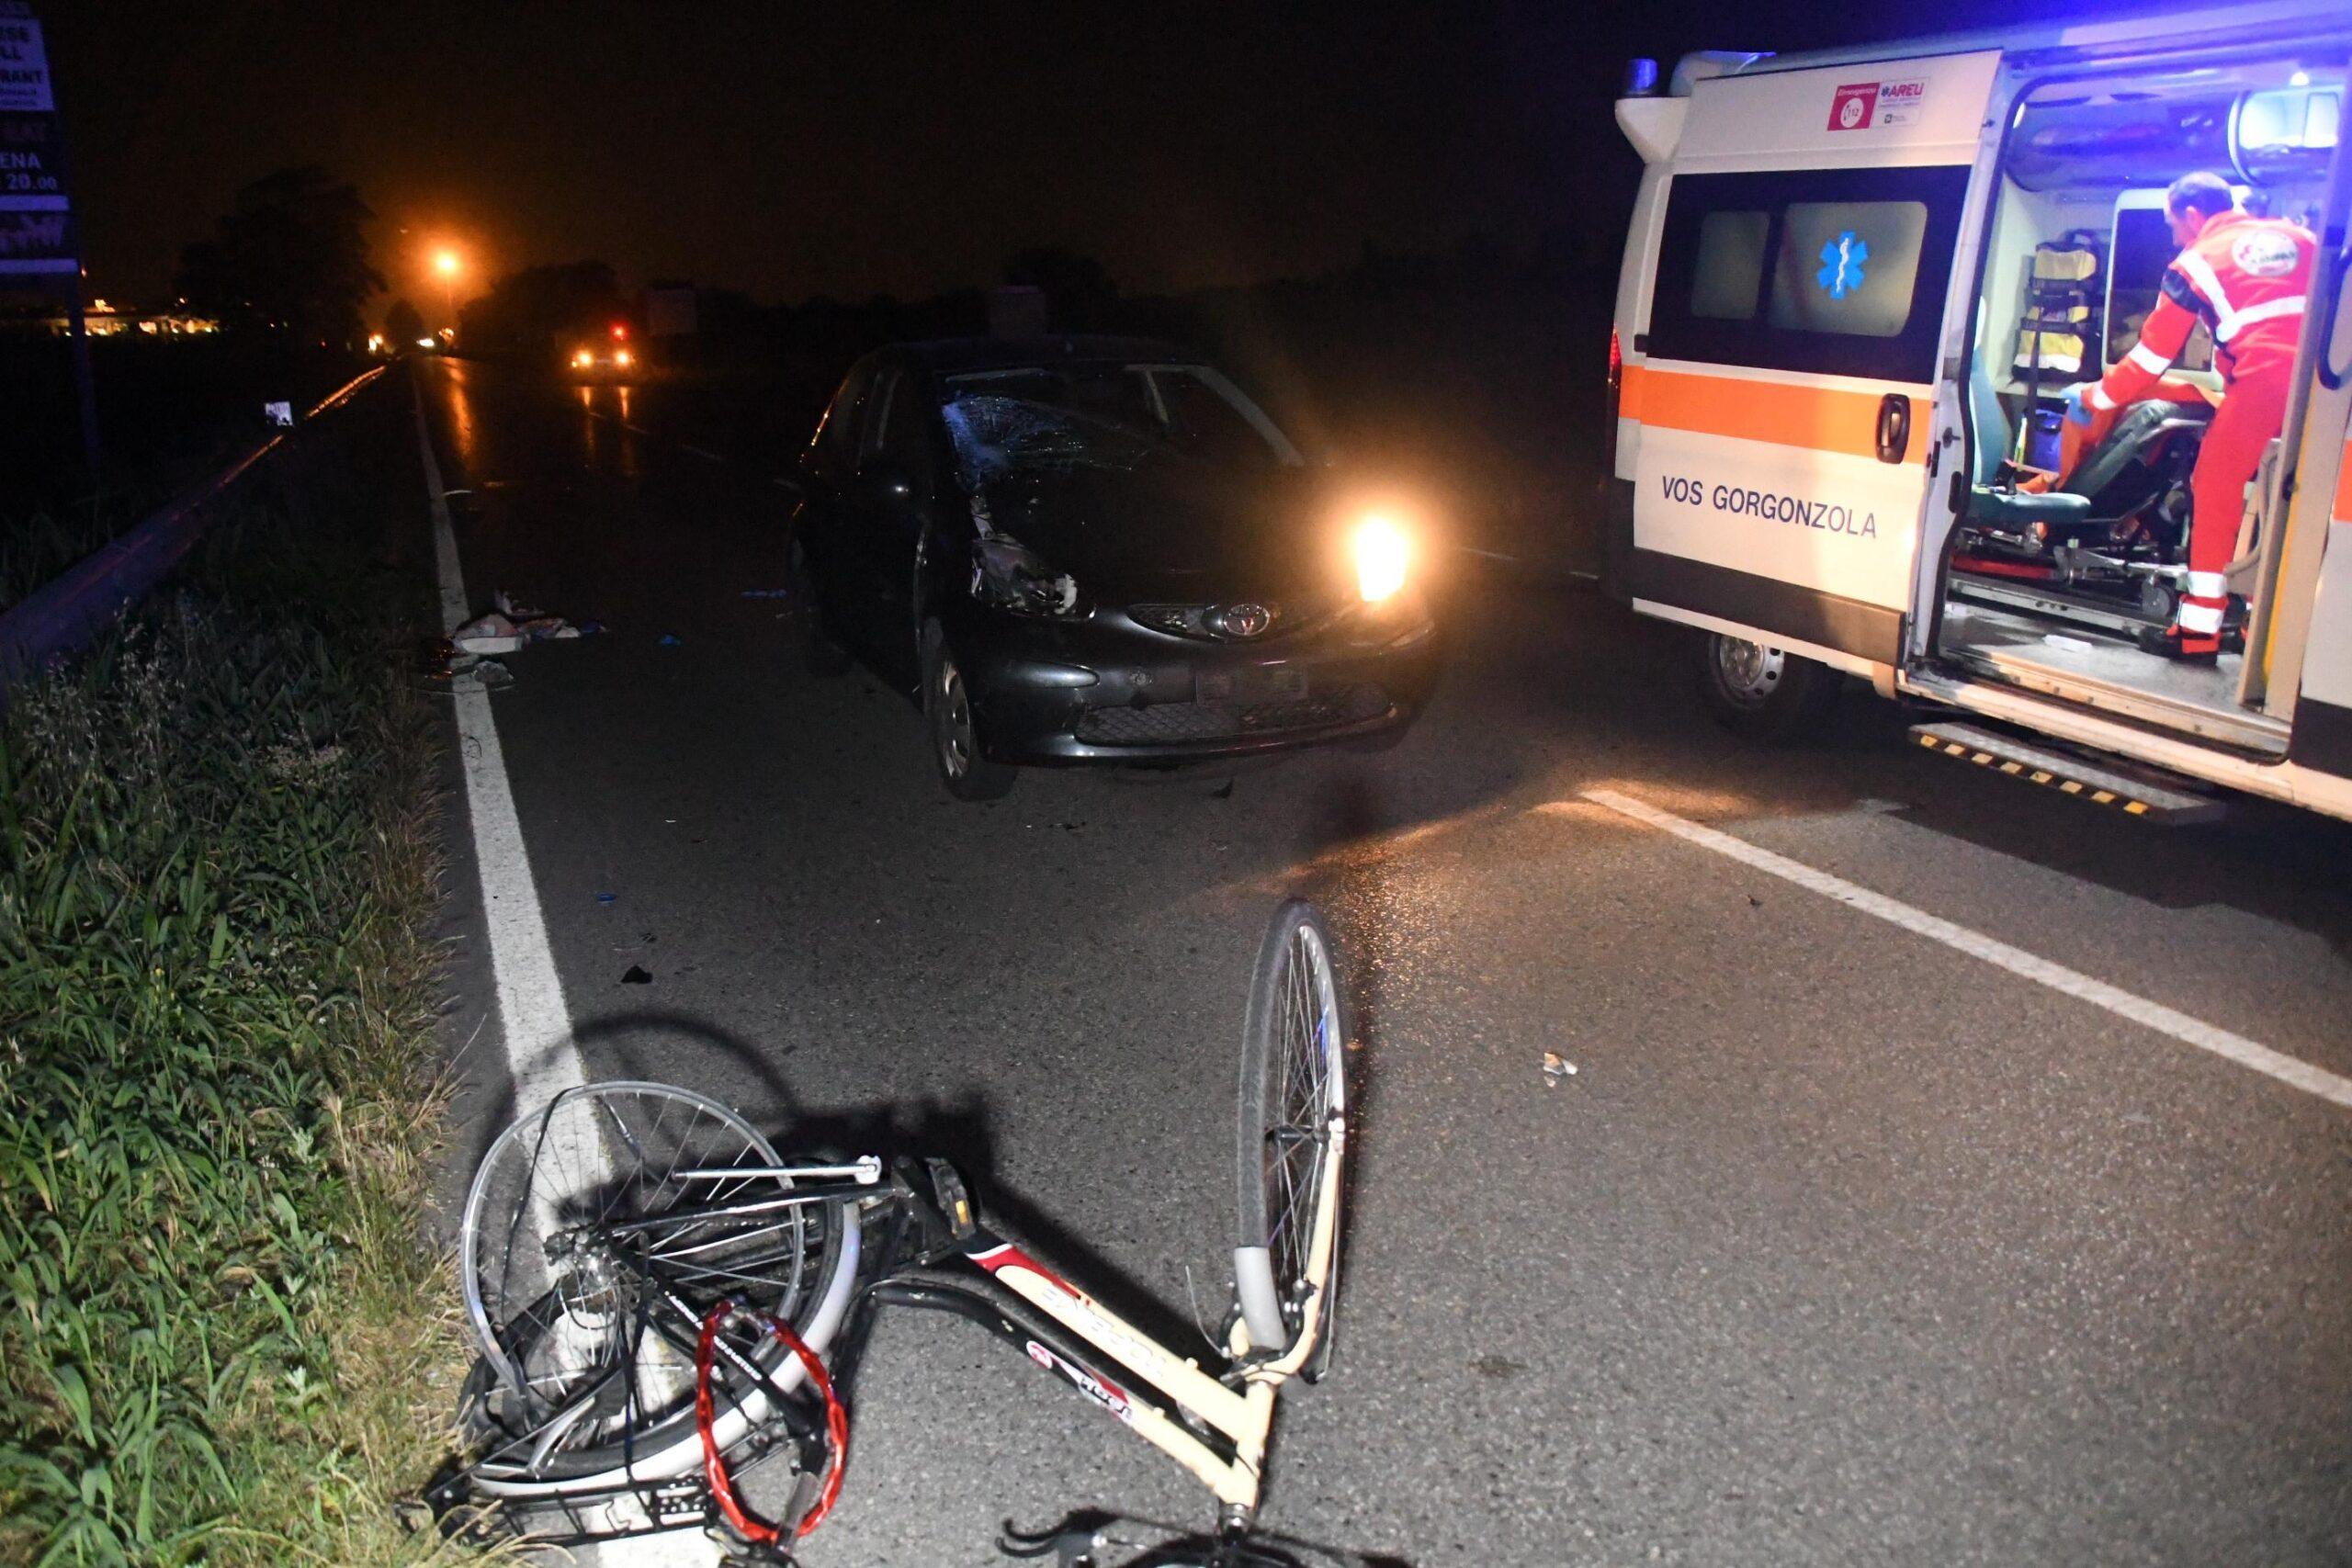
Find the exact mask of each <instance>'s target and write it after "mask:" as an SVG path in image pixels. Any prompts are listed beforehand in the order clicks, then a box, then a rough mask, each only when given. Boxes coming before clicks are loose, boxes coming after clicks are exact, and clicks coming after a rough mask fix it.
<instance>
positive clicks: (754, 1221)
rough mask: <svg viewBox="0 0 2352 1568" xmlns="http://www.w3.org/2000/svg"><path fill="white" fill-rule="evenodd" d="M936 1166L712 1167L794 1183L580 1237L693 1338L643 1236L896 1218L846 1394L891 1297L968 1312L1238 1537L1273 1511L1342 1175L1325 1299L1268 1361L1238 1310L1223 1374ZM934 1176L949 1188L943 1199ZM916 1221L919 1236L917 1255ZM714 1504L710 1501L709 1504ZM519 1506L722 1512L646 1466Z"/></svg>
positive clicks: (769, 1392)
mask: <svg viewBox="0 0 2352 1568" xmlns="http://www.w3.org/2000/svg"><path fill="white" fill-rule="evenodd" d="M1325 1131H1326V1135H1327V1137H1328V1140H1329V1142H1328V1145H1327V1152H1326V1154H1325V1156H1324V1157H1325V1158H1326V1159H1327V1160H1329V1162H1330V1164H1331V1166H1332V1167H1333V1168H1334V1170H1335V1171H1336V1169H1337V1168H1338V1167H1339V1165H1340V1161H1341V1159H1342V1156H1343V1155H1344V1152H1345V1145H1346V1137H1347V1131H1346V1127H1345V1125H1344V1119H1343V1118H1340V1117H1335V1118H1333V1119H1332V1121H1331V1122H1330V1123H1329V1125H1328V1126H1327V1128H1326V1130H1325ZM927 1166H928V1175H929V1179H928V1180H927V1181H922V1180H919V1179H917V1172H916V1170H915V1169H914V1168H912V1167H911V1165H906V1166H902V1167H901V1168H897V1169H894V1170H893V1171H892V1172H891V1177H890V1179H889V1180H888V1182H887V1183H885V1182H882V1181H880V1180H879V1176H880V1162H878V1161H876V1160H874V1159H872V1157H871V1156H868V1157H867V1158H866V1159H864V1160H860V1161H858V1162H856V1163H854V1164H853V1165H847V1166H813V1165H812V1166H801V1167H788V1168H777V1169H775V1170H773V1171H749V1170H727V1171H716V1170H713V1171H694V1172H689V1173H684V1174H685V1175H686V1176H687V1177H688V1178H689V1179H706V1180H719V1179H732V1180H740V1179H743V1178H745V1177H752V1178H757V1177H760V1176H776V1177H780V1178H785V1179H790V1180H791V1181H793V1183H794V1185H792V1186H791V1187H789V1188H788V1189H787V1190H783V1191H778V1192H775V1193H772V1194H768V1195H763V1196H760V1197H747V1196H744V1195H742V1194H741V1193H740V1192H739V1193H738V1194H736V1195H734V1196H731V1197H729V1198H728V1199H726V1200H722V1201H717V1202H712V1203H708V1204H701V1205H685V1206H680V1207H673V1208H670V1209H666V1210H664V1211H662V1213H659V1214H654V1215H647V1216H644V1217H641V1218H638V1219H631V1220H624V1221H616V1222H613V1223H610V1224H600V1225H594V1226H589V1227H585V1228H583V1229H582V1231H581V1232H580V1233H577V1234H578V1235H579V1237H580V1238H581V1239H582V1241H583V1242H587V1243H591V1244H594V1245H596V1246H599V1247H604V1248H605V1249H606V1252H607V1256H609V1258H611V1260H612V1261H613V1262H614V1263H615V1264H616V1265H618V1266H619V1267H620V1268H622V1269H626V1270H627V1271H628V1272H629V1273H632V1274H634V1275H636V1276H637V1278H638V1279H639V1280H641V1281H642V1282H643V1283H644V1284H645V1285H646V1286H648V1287H650V1292H649V1295H648V1297H647V1304H648V1308H649V1310H650V1314H651V1316H650V1318H649V1319H648V1320H647V1321H648V1325H649V1326H650V1327H652V1328H653V1329H654V1330H655V1332H657V1333H659V1334H661V1335H662V1337H665V1338H668V1339H670V1340H671V1341H672V1343H673V1345H676V1344H683V1343H686V1342H688V1341H689V1337H691V1336H692V1335H693V1334H694V1333H695V1331H696V1330H698V1328H699V1326H700V1319H699V1318H698V1317H697V1316H696V1315H695V1311H694V1309H693V1308H691V1307H690V1306H688V1305H687V1304H686V1303H685V1302H684V1300H683V1299H682V1298H681V1297H680V1295H679V1294H678V1293H677V1292H676V1291H675V1290H674V1289H673V1286H672V1283H671V1281H669V1280H667V1279H666V1278H665V1275H664V1272H663V1268H662V1262H661V1261H660V1260H659V1259H658V1258H652V1257H648V1256H644V1255H641V1254H640V1253H639V1251H638V1250H637V1248H636V1247H634V1246H633V1244H634V1243H635V1242H636V1241H637V1240H638V1238H639V1237H641V1236H644V1235H650V1234H652V1233H654V1232H657V1231H674V1230H678V1229H682V1228H687V1227H692V1226H694V1225H695V1224H710V1225H717V1226H722V1227H725V1226H754V1225H758V1224H760V1223H761V1222H762V1220H763V1218H764V1217H766V1216H768V1215H772V1214H776V1213H783V1212H785V1211H787V1210H790V1209H794V1208H798V1207H801V1206H804V1205H807V1204H811V1203H838V1204H841V1205H842V1207H843V1209H844V1211H845V1213H844V1224H851V1225H856V1224H859V1223H860V1221H859V1219H858V1218H857V1217H856V1216H857V1215H859V1214H871V1213H874V1212H876V1211H877V1210H878V1211H882V1212H884V1213H887V1215H888V1222H889V1233H890V1234H889V1239H888V1242H887V1243H886V1244H885V1245H884V1246H883V1247H881V1249H880V1254H881V1255H880V1257H879V1258H878V1259H873V1260H872V1262H871V1265H870V1269H871V1271H870V1272H869V1273H868V1275H867V1278H866V1279H865V1282H864V1283H863V1285H862V1286H861V1288H859V1289H858V1291H857V1292H856V1293H855V1297H854V1305H853V1307H852V1308H851V1312H850V1315H849V1319H848V1321H847V1322H846V1324H845V1325H844V1326H843V1335H842V1340H841V1342H840V1348H839V1352H838V1365H837V1367H836V1369H835V1371H834V1382H835V1384H836V1386H837V1387H838V1388H839V1389H841V1390H842V1393H843V1397H844V1398H846V1397H847V1390H848V1388H849V1386H850V1383H851V1382H852V1380H853V1379H854V1375H855V1369H856V1365H857V1362H858V1360H859V1359H860V1357H861V1355H862V1352H863V1348H864V1344H865V1339H866V1337H867V1335H868V1334H869V1333H870V1331H871V1327H872V1322H873V1318H874V1316H875V1314H876V1310H877V1309H878V1308H880V1307H882V1306H887V1305H903V1306H911V1307H917V1308H922V1309H925V1310H933V1311H945V1312H951V1313H954V1314H957V1315H959V1316H963V1317H967V1318H969V1319H971V1320H973V1321H975V1322H978V1323H979V1324H980V1325H982V1326H984V1327H987V1328H989V1329H990V1330H991V1331H993V1332H995V1333H996V1334H997V1335H998V1336H999V1337H1001V1338H1003V1339H1005V1340H1006V1341H1007V1342H1008V1343H1010V1344H1012V1345H1014V1346H1015V1347H1016V1348H1019V1349H1021V1350H1022V1351H1023V1354H1024V1355H1025V1356H1026V1357H1027V1358H1028V1359H1029V1360H1030V1361H1032V1362H1033V1363H1035V1365H1037V1366H1038V1367H1041V1368H1043V1369H1045V1370H1046V1371H1051V1372H1054V1373H1056V1374H1057V1376H1058V1377H1059V1378H1060V1379H1061V1380H1062V1381H1063V1382H1065V1383H1067V1384H1068V1385H1069V1387H1071V1388H1072V1389H1074V1390H1075V1391H1076V1392H1077V1393H1080V1394H1081V1395H1083V1396H1084V1397H1085V1398H1086V1399H1087V1400H1088V1401H1089V1403H1091V1404H1095V1405H1098V1406H1100V1407H1101V1408H1103V1410H1105V1411H1107V1412H1109V1413H1110V1414H1111V1415H1112V1416H1115V1417H1117V1418H1118V1420H1119V1421H1120V1422H1121V1423H1122V1424H1123V1425H1125V1427H1127V1428H1128V1429H1129V1430H1131V1431H1133V1432H1134V1433H1135V1434H1136V1436H1138V1437H1140V1438H1143V1439H1144V1440H1145V1441H1147V1442H1148V1443H1150V1444H1151V1445H1152V1446H1153V1447H1155V1448H1157V1449H1159V1450H1161V1451H1162V1452H1164V1453H1166V1454H1168V1455H1169V1456H1170V1458H1172V1459H1174V1460H1175V1461H1177V1462H1178V1463H1179V1464H1182V1466H1183V1467H1184V1468H1185V1469H1186V1470H1187V1471H1189V1472H1191V1473H1192V1474H1193V1477H1194V1478H1195V1479H1197V1480H1198V1481H1199V1482H1200V1483H1202V1484H1203V1485H1204V1486H1205V1487H1206V1488H1207V1489H1208V1490H1209V1492H1210V1493H1211V1494H1212V1495H1215V1496H1216V1499H1217V1502H1218V1504H1219V1505H1220V1526H1221V1529H1224V1530H1225V1531H1226V1532H1227V1534H1229V1535H1231V1534H1238V1532H1240V1531H1243V1530H1246V1529H1247V1528H1248V1527H1249V1524H1250V1520H1251V1519H1252V1517H1254V1515H1255V1513H1256V1510H1257V1506H1258V1499H1259V1493H1260V1490H1261V1482H1262V1476H1263V1468H1264V1462H1265V1452H1266V1442H1267V1438H1268V1435H1269V1434H1270V1432H1271V1431H1272V1426H1273V1416H1274V1406H1275V1399H1276V1396H1277V1394H1278V1393H1279V1392H1280V1390H1281V1387H1282V1385H1283V1383H1284V1382H1288V1381H1289V1380H1290V1379H1291V1378H1293V1377H1295V1376H1296V1375H1298V1373H1299V1372H1300V1371H1301V1370H1302V1369H1303V1368H1304V1367H1305V1366H1306V1363H1307V1361H1308V1359H1309V1358H1311V1357H1312V1356H1313V1355H1314V1354H1315V1352H1316V1350H1317V1348H1318V1345H1319V1343H1320V1339H1321V1336H1322V1333H1323V1329H1324V1322H1325V1317H1326V1308H1327V1306H1328V1303H1329V1283H1330V1280H1331V1277H1332V1274H1333V1271H1334V1268H1335V1261H1336V1260H1335V1253H1336V1251H1337V1239H1338V1235H1339V1207H1340V1186H1341V1183H1340V1181H1339V1180H1337V1179H1330V1180H1326V1181H1325V1182H1323V1183H1322V1184H1321V1191H1320V1196H1319V1198H1318V1201H1317V1209H1316V1213H1315V1215H1314V1222H1313V1226H1312V1229H1311V1231H1310V1233H1309V1243H1308V1251H1307V1260H1306V1269H1305V1270H1304V1274H1305V1281H1306V1286H1307V1293H1306V1300H1305V1301H1304V1302H1303V1303H1301V1311H1300V1328H1299V1332H1298V1335H1297V1337H1296V1338H1295V1341H1294V1342H1293V1344H1292V1345H1291V1346H1290V1348H1288V1349H1286V1350H1284V1351H1283V1352H1282V1353H1281V1354H1279V1355H1271V1356H1270V1355H1264V1354H1261V1353H1260V1352H1258V1351H1256V1350H1255V1348H1253V1347H1252V1345H1251V1344H1250V1331H1249V1327H1248V1325H1246V1324H1245V1323H1244V1322H1242V1321H1241V1319H1240V1316H1239V1314H1238V1313H1237V1314H1234V1321H1233V1324H1232V1326H1231V1328H1230V1330H1229V1332H1228V1335H1227V1343H1226V1346H1225V1351H1226V1354H1227V1357H1228V1358H1229V1360H1228V1366H1227V1370H1226V1374H1225V1376H1223V1377H1220V1376H1218V1375H1216V1374H1215V1373H1213V1372H1211V1371H1204V1370H1203V1369H1202V1367H1201V1366H1200V1364H1199V1362H1198V1361H1197V1360H1195V1359H1193V1358H1191V1357H1187V1356H1183V1355H1181V1354H1180V1353H1178V1352H1177V1351H1176V1350H1174V1349H1171V1348H1169V1347H1168V1346H1167V1345H1165V1344H1163V1343H1161V1342H1160V1341H1159V1340H1158V1339H1155V1338H1154V1337H1152V1336H1151V1335H1150V1334H1148V1333H1147V1332H1146V1331H1144V1330H1143V1329H1141V1328H1138V1327H1137V1326H1136V1325H1134V1324H1132V1323H1129V1322H1128V1321H1127V1320H1126V1319H1125V1318H1124V1317H1122V1316H1120V1315H1119V1314H1117V1313H1115V1312H1113V1311H1112V1310H1111V1309H1110V1308H1108V1307H1106V1306H1104V1305H1103V1303H1100V1302H1099V1301H1097V1300H1095V1298H1094V1297H1093V1296H1091V1295H1090V1294H1089V1293H1087V1292H1084V1291H1082V1290H1080V1288H1079V1287H1078V1286H1076V1285H1074V1284H1072V1283H1071V1282H1070V1281H1069V1279H1067V1278H1066V1277H1065V1276H1064V1275H1063V1274H1062V1273H1061V1272H1060V1271H1058V1270H1057V1269H1055V1268H1054V1267H1053V1266H1052V1265H1051V1264H1049V1263H1047V1262H1046V1261H1044V1260H1043V1259H1041V1258H1039V1257H1038V1256H1037V1255H1036V1254H1035V1253H1034V1252H1032V1251H1030V1250H1028V1249H1027V1248H1025V1247H1023V1245H1022V1244H1021V1243H1020V1242H1019V1241H1018V1240H1016V1239H1014V1238H1013V1237H1012V1236H1011V1235H1007V1234H1006V1233H1004V1232H1003V1231H1001V1229H999V1228H997V1227H995V1226H993V1225H992V1224H990V1223H989V1222H988V1221H987V1220H986V1219H985V1218H984V1217H982V1216H981V1215H980V1214H979V1213H978V1211H977V1208H976V1206H975V1205H974V1204H973V1202H972V1201H971V1199H970V1197H969V1196H968V1194H967V1190H966V1189H965V1187H964V1184H963V1181H962V1179H961V1177H960V1176H958V1175H956V1172H955V1170H954V1169H953V1168H952V1167H949V1166H947V1165H946V1164H945V1163H944V1162H943V1161H937V1160H933V1161H930V1162H927ZM925 1187H928V1188H930V1189H931V1190H930V1191H929V1192H926V1191H925V1190H924V1188H925ZM910 1230H911V1231H913V1232H914V1233H916V1240H915V1244H914V1245H913V1247H911V1248H910V1247H908V1245H907V1241H908V1233H909V1232H910ZM612 1244H618V1245H617V1246H614V1245H612ZM719 1353H720V1355H721V1356H722V1358H723V1359H726V1360H727V1361H728V1362H729V1364H730V1366H731V1368H732V1370H733V1371H734V1372H735V1373H736V1374H739V1375H740V1376H741V1378H742V1379H743V1380H744V1382H745V1385H746V1386H745V1387H744V1388H743V1390H742V1392H741V1393H740V1394H739V1395H736V1396H734V1397H735V1398H736V1400H737V1403H738V1404H740V1405H741V1407H742V1408H743V1409H745V1411H746V1412H747V1413H749V1414H750V1416H751V1417H752V1423H753V1425H752V1430H751V1431H750V1432H748V1433H747V1434H745V1437H744V1438H743V1439H742V1440H743V1441H744V1442H745V1443H746V1444H748V1445H750V1451H752V1452H763V1451H765V1450H767V1449H770V1448H773V1447H774V1446H775V1444H776V1443H777V1442H779V1441H789V1440H792V1438H786V1437H783V1436H780V1435H779V1434H778V1433H777V1431H776V1430H775V1428H777V1427H779V1426H781V1427H786V1428H788V1429H790V1430H791V1431H792V1432H793V1434H794V1436H795V1437H797V1436H798V1435H799V1425H798V1424H797V1423H796V1422H795V1421H794V1419H793V1418H792V1417H791V1416H789V1415H788V1414H787V1412H788V1409H789V1406H788V1405H787V1404H785V1403H784V1402H783V1401H782V1400H781V1399H780V1397H779V1393H780V1391H778V1390H776V1389H775V1383H774V1382H773V1381H772V1374H769V1373H765V1372H763V1371H760V1370H759V1369H757V1368H756V1367H754V1366H753V1365H752V1363H751V1362H750V1361H748V1360H746V1359H744V1358H743V1356H742V1355H741V1353H739V1352H738V1351H736V1350H735V1349H734V1348H732V1347H729V1346H727V1345H725V1344H724V1343H723V1342H722V1343H721V1345H720V1347H719ZM1237 1383H1238V1387H1237V1386H1235V1385H1236V1384H1237ZM469 1471H470V1467H468V1470H467V1471H461V1472H456V1473H452V1474H449V1475H447V1476H446V1477H445V1478H444V1480H443V1482H442V1483H439V1484H437V1485H436V1486H435V1487H434V1488H433V1489H431V1492H430V1493H429V1495H430V1496H432V1497H433V1499H434V1501H435V1506H436V1509H441V1510H445V1511H446V1509H447V1507H449V1506H454V1505H456V1504H458V1503H459V1502H462V1501H464V1500H465V1497H466V1495H467V1491H466V1481H465V1475H466V1473H468V1472H469ZM483 1479H484V1480H485V1481H487V1480H488V1477H487V1476H485V1477H484V1478H483ZM499 1491H500V1489H499V1488H498V1487H497V1486H496V1485H495V1483H492V1484H491V1485H489V1486H488V1487H486V1488H485V1491H484V1492H483V1493H481V1494H475V1495H477V1496H482V1497H484V1499H485V1500H488V1499H490V1498H494V1497H496V1496H497V1495H498V1494H499ZM626 1497H634V1498H636V1499H637V1500H638V1502H639V1506H642V1508H643V1509H644V1520H645V1522H644V1524H643V1525H641V1526H636V1527H627V1528H623V1527H619V1526H617V1524H616V1525H615V1526H613V1527H610V1528H604V1529H597V1528H589V1527H585V1526H584V1523H583V1522H582V1519H583V1506H587V1505H592V1504H594V1503H595V1502H596V1501H598V1500H599V1499H605V1500H610V1499H619V1498H626ZM696 1497H700V1498H701V1499H702V1501H703V1503H704V1505H705V1506H704V1507H703V1508H701V1509H699V1510H698V1509H697V1508H696V1506H695V1499H696ZM707 1502H708V1492H707V1482H706V1481H705V1480H704V1478H703V1477H702V1475H701V1474H700V1473H699V1472H682V1473H680V1474H676V1475H670V1476H657V1475H653V1474H650V1473H647V1474H639V1473H631V1474H630V1475H629V1476H628V1479H627V1480H626V1481H625V1482H623V1483H620V1484H617V1485H606V1486H602V1487H597V1488H593V1489H591V1488H580V1489H571V1490H568V1489H565V1488H562V1487H560V1486H558V1487H556V1488H554V1489H552V1493H551V1494H543V1495H540V1496H539V1497H538V1498H537V1501H536V1502H533V1501H531V1500H530V1499H525V1498H517V1499H515V1504H516V1506H543V1507H551V1508H554V1509H556V1510H557V1511H559V1512H560V1513H562V1514H563V1515H565V1516H566V1517H570V1518H571V1519H572V1520H573V1522H574V1529H573V1532H572V1533H571V1535H570V1536H569V1537H568V1538H566V1539H568V1540H571V1541H574V1542H580V1541H587V1540H596V1539H605V1538H606V1537H608V1536H610V1535H614V1534H621V1533H628V1534H635V1533H640V1532H641V1531H642V1530H644V1529H667V1528H672V1527H673V1526H677V1525H684V1524H691V1523H699V1522H704V1517H705V1516H706V1515H707V1511H708V1510H707ZM607 1517H610V1516H607Z"/></svg>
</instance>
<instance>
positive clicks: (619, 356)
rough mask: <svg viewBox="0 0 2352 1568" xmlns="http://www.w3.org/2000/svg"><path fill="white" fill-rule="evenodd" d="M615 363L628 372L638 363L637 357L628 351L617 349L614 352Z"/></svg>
mask: <svg viewBox="0 0 2352 1568" xmlns="http://www.w3.org/2000/svg"><path fill="white" fill-rule="evenodd" d="M613 363H614V364H616V365H617V366H619V367H621V368H622V369H624V370H626V369H628V367H630V366H632V365H634V364H636V363H637V356H636V355H633V354H631V353H630V352H629V351H628V349H625V348H616V349H615V350H613Z"/></svg>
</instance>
